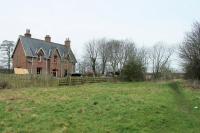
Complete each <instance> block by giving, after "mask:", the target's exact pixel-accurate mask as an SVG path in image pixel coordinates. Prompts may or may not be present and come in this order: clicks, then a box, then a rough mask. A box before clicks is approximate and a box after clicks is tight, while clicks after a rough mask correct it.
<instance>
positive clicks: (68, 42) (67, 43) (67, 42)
mask: <svg viewBox="0 0 200 133" xmlns="http://www.w3.org/2000/svg"><path fill="white" fill-rule="evenodd" d="M70 42H71V41H70V40H69V38H66V40H65V47H67V48H70Z"/></svg>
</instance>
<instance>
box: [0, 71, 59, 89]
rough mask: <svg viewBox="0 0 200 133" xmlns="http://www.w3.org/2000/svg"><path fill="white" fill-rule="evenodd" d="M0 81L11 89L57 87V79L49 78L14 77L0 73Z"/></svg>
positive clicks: (13, 75) (32, 76)
mask: <svg viewBox="0 0 200 133" xmlns="http://www.w3.org/2000/svg"><path fill="white" fill-rule="evenodd" d="M0 81H6V82H8V83H9V84H10V85H11V86H12V88H25V87H48V86H57V85H58V79H56V78H53V77H50V76H38V75H15V74H2V73H0Z"/></svg>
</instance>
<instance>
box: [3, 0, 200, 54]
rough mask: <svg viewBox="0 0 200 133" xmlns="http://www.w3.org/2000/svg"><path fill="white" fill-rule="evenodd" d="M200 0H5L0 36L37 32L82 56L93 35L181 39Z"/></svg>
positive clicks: (145, 42) (147, 42)
mask: <svg viewBox="0 0 200 133" xmlns="http://www.w3.org/2000/svg"><path fill="white" fill-rule="evenodd" d="M199 5H200V0H31V1H28V0H0V41H1V42H2V41H3V40H12V41H16V40H17V37H18V35H20V34H21V35H22V34H24V32H25V30H26V28H29V29H30V30H31V34H32V37H34V38H39V39H43V38H44V36H45V35H46V34H49V35H50V36H51V37H52V41H53V42H57V43H64V40H65V38H66V37H70V39H71V41H72V43H71V47H72V49H73V51H74V53H75V55H76V56H77V58H80V57H81V55H82V54H83V48H84V43H85V42H86V41H88V40H91V39H93V38H101V37H107V38H115V39H126V38H128V39H132V40H133V41H135V42H136V45H137V46H147V47H149V46H152V45H153V44H155V43H156V42H158V41H163V42H166V43H167V44H171V45H178V44H179V43H180V42H181V41H182V40H183V37H184V34H185V32H187V31H189V30H190V29H191V25H192V23H193V22H194V21H196V20H197V21H198V20H200V14H199V13H200V8H199Z"/></svg>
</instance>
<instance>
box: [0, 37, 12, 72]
mask: <svg viewBox="0 0 200 133" xmlns="http://www.w3.org/2000/svg"><path fill="white" fill-rule="evenodd" d="M14 46H15V44H14V42H13V41H7V40H5V41H3V42H2V43H1V45H0V50H1V51H2V54H4V53H5V54H6V56H5V57H4V59H3V60H2V61H1V62H5V63H6V64H7V65H6V66H7V68H8V69H10V68H11V56H12V52H13V50H14Z"/></svg>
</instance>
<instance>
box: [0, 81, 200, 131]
mask: <svg viewBox="0 0 200 133" xmlns="http://www.w3.org/2000/svg"><path fill="white" fill-rule="evenodd" d="M196 106H197V107H199V108H196ZM0 132H3V133H4V132H5V133H62V132H67V133H115V132H119V133H134V132H144V133H145V132H147V133H156V132H157V133H161V132H162V133H174V132H177V133H191V132H194V133H198V132H200V91H198V90H191V89H187V88H183V87H182V85H181V84H180V82H162V83H153V82H138V83H99V84H85V85H80V86H70V87H69V86H65V87H58V88H24V89H9V90H0Z"/></svg>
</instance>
